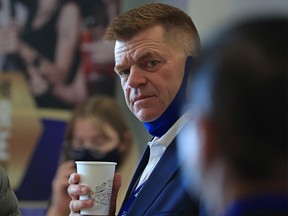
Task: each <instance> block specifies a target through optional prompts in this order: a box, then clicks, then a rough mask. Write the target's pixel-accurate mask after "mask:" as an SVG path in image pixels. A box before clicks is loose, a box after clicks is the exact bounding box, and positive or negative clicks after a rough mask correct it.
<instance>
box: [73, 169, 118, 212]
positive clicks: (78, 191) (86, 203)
mask: <svg viewBox="0 0 288 216" xmlns="http://www.w3.org/2000/svg"><path fill="white" fill-rule="evenodd" d="M79 180H80V176H79V174H77V173H73V174H71V175H70V178H69V184H70V186H69V187H68V194H69V195H70V197H71V199H72V200H71V202H70V205H69V207H70V216H80V213H79V212H80V210H81V209H85V208H91V207H92V206H93V204H94V202H93V200H91V199H89V200H79V196H80V195H86V194H88V193H89V191H90V189H89V188H88V187H87V186H85V185H81V184H79ZM120 186H121V175H120V174H119V173H116V174H115V176H114V181H113V190H112V197H111V202H110V211H109V215H110V216H114V215H115V211H116V200H117V196H118V191H119V188H120Z"/></svg>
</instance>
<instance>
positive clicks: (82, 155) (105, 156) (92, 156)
mask: <svg viewBox="0 0 288 216" xmlns="http://www.w3.org/2000/svg"><path fill="white" fill-rule="evenodd" d="M68 156H69V159H71V160H75V161H103V162H116V163H117V166H119V164H120V163H121V155H120V152H119V150H118V149H117V148H115V149H113V150H112V151H110V152H107V153H100V152H98V151H93V150H90V149H84V150H74V149H69V150H68Z"/></svg>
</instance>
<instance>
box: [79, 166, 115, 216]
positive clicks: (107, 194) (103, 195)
mask: <svg viewBox="0 0 288 216" xmlns="http://www.w3.org/2000/svg"><path fill="white" fill-rule="evenodd" d="M75 163H76V167H77V173H78V174H79V175H80V182H79V183H80V184H85V185H87V186H88V187H89V188H90V190H91V192H90V193H89V194H88V195H82V196H80V200H87V199H92V200H93V201H94V205H93V207H92V208H89V209H83V210H81V212H80V213H81V214H83V215H109V207H110V200H111V194H112V188H113V179H114V174H115V167H116V164H117V163H115V162H97V161H76V162H75Z"/></svg>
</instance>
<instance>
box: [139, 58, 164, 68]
mask: <svg viewBox="0 0 288 216" xmlns="http://www.w3.org/2000/svg"><path fill="white" fill-rule="evenodd" d="M159 63H160V62H159V61H156V60H150V61H145V62H143V64H142V67H143V68H145V69H148V70H149V69H150V70H151V69H154V68H155V67H156V66H158V64H159Z"/></svg>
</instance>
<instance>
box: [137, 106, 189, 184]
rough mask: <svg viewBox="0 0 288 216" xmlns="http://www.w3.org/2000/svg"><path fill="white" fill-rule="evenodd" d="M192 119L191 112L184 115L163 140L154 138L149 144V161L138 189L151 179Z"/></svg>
mask: <svg viewBox="0 0 288 216" xmlns="http://www.w3.org/2000/svg"><path fill="white" fill-rule="evenodd" d="M191 117H192V112H191V111H188V112H186V113H184V114H183V115H182V116H181V117H180V118H179V119H178V120H177V121H176V122H175V123H174V125H173V126H172V127H171V128H170V129H169V130H168V131H167V132H166V133H165V134H164V135H163V136H162V137H161V138H158V137H154V138H153V140H152V141H151V142H148V145H149V146H150V156H149V161H148V163H147V165H146V168H145V169H144V171H143V173H142V175H141V177H140V180H139V182H138V185H137V188H138V187H139V186H140V185H141V184H142V183H144V182H145V181H146V180H147V179H148V178H149V176H150V174H151V173H152V171H153V170H154V168H155V167H156V165H157V163H158V161H159V160H160V158H161V157H162V155H163V154H164V152H165V150H166V149H167V147H168V146H169V145H170V143H171V142H172V141H173V139H174V138H175V137H176V135H177V134H178V133H179V132H180V130H181V129H182V128H183V126H184V125H185V124H186V123H187V122H188V121H189V120H190V119H191Z"/></svg>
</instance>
